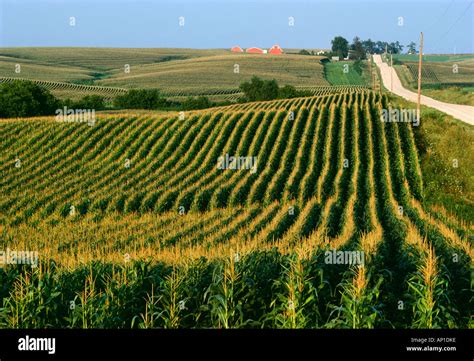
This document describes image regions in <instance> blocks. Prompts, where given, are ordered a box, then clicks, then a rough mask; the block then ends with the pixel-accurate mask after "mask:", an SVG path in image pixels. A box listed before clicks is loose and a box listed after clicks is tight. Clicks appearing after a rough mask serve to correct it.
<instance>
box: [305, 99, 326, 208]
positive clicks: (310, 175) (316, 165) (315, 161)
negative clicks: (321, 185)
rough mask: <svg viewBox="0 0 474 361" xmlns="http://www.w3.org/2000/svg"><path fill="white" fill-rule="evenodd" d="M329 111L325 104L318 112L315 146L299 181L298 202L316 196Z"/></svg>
mask: <svg viewBox="0 0 474 361" xmlns="http://www.w3.org/2000/svg"><path fill="white" fill-rule="evenodd" d="M329 113H330V110H329V109H328V106H327V105H326V104H323V105H322V107H321V110H320V112H319V116H318V121H317V130H316V137H315V146H313V147H312V149H311V155H310V159H309V169H308V171H307V172H306V174H305V175H304V176H303V178H302V179H301V192H300V202H304V201H306V200H309V199H310V198H312V197H313V196H315V195H316V190H317V180H318V177H319V176H320V174H321V170H322V164H323V154H324V153H323V152H324V149H325V147H326V143H329V140H328V137H327V136H326V135H327V129H328V128H329V127H328V123H329V121H330V119H329V118H330V115H329Z"/></svg>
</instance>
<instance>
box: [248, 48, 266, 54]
mask: <svg viewBox="0 0 474 361" xmlns="http://www.w3.org/2000/svg"><path fill="white" fill-rule="evenodd" d="M245 51H246V52H247V53H251V54H264V51H263V50H262V49H260V48H248V49H247V50H245Z"/></svg>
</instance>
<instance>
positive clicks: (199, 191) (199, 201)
mask: <svg viewBox="0 0 474 361" xmlns="http://www.w3.org/2000/svg"><path fill="white" fill-rule="evenodd" d="M251 119H254V120H255V119H256V117H255V116H254V113H253V112H252V111H249V112H246V113H245V114H242V115H241V117H240V118H239V120H238V124H237V127H236V129H234V130H233V132H232V134H231V135H230V136H229V139H228V141H227V143H226V144H225V146H224V149H223V151H222V154H220V155H219V156H222V157H225V155H226V154H228V155H229V156H237V155H238V154H240V152H241V151H245V150H243V149H241V146H242V142H243V140H244V139H245V136H246V135H247V136H248V129H252V127H253V126H256V125H257V124H256V122H255V121H253V122H250V120H251ZM246 132H247V133H246ZM217 159H218V158H216V160H215V167H213V169H210V171H209V172H208V173H207V175H206V176H204V177H201V178H200V179H199V180H196V181H195V182H194V183H193V184H192V185H190V186H189V187H188V189H187V190H186V191H188V192H191V193H192V194H195V196H194V200H193V202H192V204H193V205H192V207H193V208H194V209H195V210H199V211H204V210H206V209H207V208H208V207H209V203H210V199H211V197H212V190H213V188H212V185H213V183H215V182H218V181H219V180H221V179H222V178H221V177H222V176H223V174H222V173H223V172H222V171H224V173H226V174H227V175H226V176H225V177H228V176H229V172H228V170H227V169H225V170H219V169H217Z"/></svg>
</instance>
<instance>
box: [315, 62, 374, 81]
mask: <svg viewBox="0 0 474 361" xmlns="http://www.w3.org/2000/svg"><path fill="white" fill-rule="evenodd" d="M346 65H347V68H345V66H346ZM344 69H347V73H345V72H344ZM324 75H325V77H326V80H327V81H328V82H329V83H330V84H331V85H370V76H369V71H368V69H367V64H366V63H365V62H364V63H363V65H362V72H361V73H360V74H359V73H358V72H357V71H356V70H355V69H354V62H353V61H338V62H331V63H326V64H324Z"/></svg>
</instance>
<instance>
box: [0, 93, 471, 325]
mask: <svg viewBox="0 0 474 361" xmlns="http://www.w3.org/2000/svg"><path fill="white" fill-rule="evenodd" d="M389 104H392V105H393V106H403V105H399V104H398V103H396V102H395V101H394V100H391V99H389V98H387V96H380V95H379V94H375V93H373V92H371V91H367V90H357V91H354V90H352V89H350V88H348V89H347V90H346V91H344V90H343V89H341V90H340V91H339V92H338V93H332V94H328V95H321V96H318V97H307V98H296V99H291V100H289V99H282V100H277V101H269V102H258V103H245V104H235V105H232V106H229V107H220V108H214V109H209V110H202V111H196V112H187V113H185V117H184V118H183V117H180V115H179V114H177V113H146V112H141V113H137V114H133V113H114V114H107V113H103V114H100V115H99V116H98V119H97V121H96V123H95V125H93V126H88V125H87V124H74V123H60V122H57V121H55V120H54V119H53V118H51V117H49V118H48V117H44V118H40V119H17V120H2V121H0V132H1V134H2V137H1V138H0V149H2V152H0V169H1V172H2V174H4V176H3V177H2V179H1V180H0V189H1V191H2V194H4V195H5V196H4V197H3V198H2V200H1V203H0V235H1V238H0V249H7V248H9V249H18V250H20V249H21V250H37V251H38V253H39V259H40V267H37V268H33V267H30V266H24V267H15V266H6V267H5V268H4V269H2V270H1V271H0V280H1V282H2V285H4V286H3V287H2V288H0V300H1V303H0V304H1V305H2V312H1V313H0V326H1V327H11V328H16V327H34V328H44V327H73V328H74V327H79V328H90V327H99V328H101V327H112V328H116V327H119V328H128V327H138V328H149V327H165V328H178V327H213V328H234V327H237V328H238V327H258V328H260V327H273V328H303V327H323V328H335V327H336V328H374V327H376V328H377V327H396V328H406V327H413V328H438V327H464V328H465V327H467V326H468V324H469V319H470V312H471V308H470V307H469V298H470V293H469V285H470V267H471V265H472V246H471V245H470V243H469V241H468V237H469V233H470V232H471V230H472V225H471V224H470V223H468V222H463V221H459V220H458V219H457V218H456V217H453V216H451V215H449V214H448V212H446V211H444V210H443V209H442V208H439V209H436V210H435V211H432V210H431V204H427V203H426V202H427V200H426V199H425V198H426V191H425V187H426V186H428V187H430V185H429V184H428V185H426V184H425V183H424V181H425V182H426V179H425V178H424V175H423V174H422V168H423V167H422V166H420V163H419V158H420V157H421V158H422V157H423V156H424V154H425V153H424V152H423V151H422V150H420V151H419V150H418V149H417V147H416V144H418V143H417V141H418V138H419V133H418V130H416V129H414V128H415V127H413V126H412V125H411V124H410V123H384V122H381V121H380V111H381V109H386V108H387V107H388V106H389ZM433 120H434V119H433ZM430 122H431V121H430ZM456 127H457V125H456V124H453V125H452V131H450V134H452V135H453V134H455V133H456V132H466V131H470V129H471V128H465V129H464V130H463V129H462V128H456ZM425 129H428V130H429V128H425ZM462 139H465V140H466V141H469V138H468V137H463V138H462ZM472 144H473V143H472V142H471V143H469V144H463V145H462V147H464V148H466V149H472ZM445 146H446V143H444V141H439V142H437V143H436V144H435V145H434V149H439V148H440V147H441V148H444V147H445ZM459 147H461V144H460V145H459ZM418 148H419V145H418ZM457 149H461V148H456V152H457ZM465 153H468V152H465ZM469 153H471V154H472V152H469ZM226 154H228V155H231V156H232V155H238V156H250V157H256V159H257V160H256V163H253V164H254V165H255V167H254V168H250V169H232V167H230V168H229V167H227V169H220V168H219V167H218V159H219V157H221V156H224V155H226ZM449 156H450V155H449V154H448V155H447V157H449ZM456 156H458V157H460V159H466V158H465V155H463V154H459V155H458V154H457V153H456ZM461 157H464V158H461ZM18 160H20V163H18ZM466 160H467V159H466ZM461 162H463V160H462V161H461ZM18 164H20V165H19V166H18ZM461 164H463V163H461ZM469 164H472V162H471V163H469ZM234 165H235V163H234ZM234 168H235V167H234ZM331 250H334V251H347V252H350V254H351V255H352V254H359V253H352V252H363V253H362V254H363V255H364V261H363V262H362V263H361V262H359V264H355V263H352V262H347V260H346V261H345V262H335V263H333V262H332V261H331V258H329V259H328V257H327V254H326V252H329V251H331ZM454 255H456V257H454ZM359 260H360V259H359ZM356 263H357V262H356ZM400 301H402V302H403V305H404V306H403V307H402V308H400ZM44 305H47V307H44Z"/></svg>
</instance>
